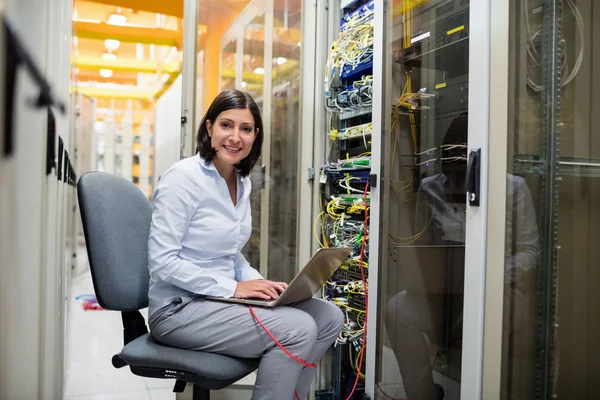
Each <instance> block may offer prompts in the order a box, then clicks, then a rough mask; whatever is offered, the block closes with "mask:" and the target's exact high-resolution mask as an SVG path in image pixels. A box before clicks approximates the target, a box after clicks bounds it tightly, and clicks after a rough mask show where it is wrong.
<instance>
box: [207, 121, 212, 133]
mask: <svg viewBox="0 0 600 400" xmlns="http://www.w3.org/2000/svg"><path fill="white" fill-rule="evenodd" d="M206 130H207V131H208V136H209V137H212V123H211V122H210V120H209V119H207V120H206Z"/></svg>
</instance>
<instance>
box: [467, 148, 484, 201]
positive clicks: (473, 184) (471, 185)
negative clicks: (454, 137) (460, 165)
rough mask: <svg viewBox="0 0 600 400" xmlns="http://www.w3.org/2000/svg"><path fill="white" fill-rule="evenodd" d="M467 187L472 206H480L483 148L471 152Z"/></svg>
mask: <svg viewBox="0 0 600 400" xmlns="http://www.w3.org/2000/svg"><path fill="white" fill-rule="evenodd" d="M466 189H467V196H468V200H469V205H470V206H472V207H479V200H480V190H481V149H475V150H472V151H471V152H470V153H469V161H468V163H467V181H466Z"/></svg>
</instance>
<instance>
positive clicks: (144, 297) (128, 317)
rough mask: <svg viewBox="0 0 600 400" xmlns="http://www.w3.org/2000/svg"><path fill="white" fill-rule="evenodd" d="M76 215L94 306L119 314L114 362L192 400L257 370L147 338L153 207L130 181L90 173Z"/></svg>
mask: <svg viewBox="0 0 600 400" xmlns="http://www.w3.org/2000/svg"><path fill="white" fill-rule="evenodd" d="M77 195H78V199H79V209H80V212H81V219H82V222H83V232H84V235H85V242H86V247H87V252H88V259H89V263H90V270H91V273H92V280H93V283H94V290H95V292H96V297H97V299H98V303H99V304H100V305H101V306H102V307H103V308H104V309H106V310H113V311H120V312H121V316H122V320H123V335H124V342H125V346H124V347H123V349H122V350H121V352H120V353H119V354H116V355H115V356H113V358H112V364H113V366H114V367H115V368H122V367H124V366H126V365H128V366H129V367H130V369H131V372H132V373H134V374H135V375H139V376H145V377H150V378H163V379H176V383H175V387H174V388H173V391H174V392H183V390H184V389H185V386H186V383H191V384H193V385H194V390H193V399H194V400H209V399H210V390H219V389H223V388H225V387H227V386H229V385H231V384H232V383H234V382H235V381H237V380H239V379H241V378H243V377H244V376H246V375H248V374H249V373H251V372H252V371H254V370H255V369H256V368H257V367H258V363H259V359H244V358H235V357H228V356H224V355H220V354H214V353H205V352H200V351H192V350H183V349H177V348H173V347H168V346H165V345H161V344H159V343H158V342H156V341H155V340H154V339H153V338H152V336H150V334H149V333H148V329H147V328H146V321H145V320H144V317H143V316H142V314H141V313H140V312H139V310H140V309H143V308H146V307H148V285H149V282H150V276H149V272H148V235H149V232H150V222H151V219H152V207H151V205H150V202H149V201H148V199H147V198H146V197H145V196H144V195H143V194H142V192H141V191H140V190H139V189H138V188H137V187H136V186H135V185H134V184H133V183H132V182H130V181H128V180H126V179H125V178H122V177H120V176H117V175H113V174H108V173H104V172H89V173H87V174H85V175H84V176H82V177H81V178H80V179H79V182H78V184H77Z"/></svg>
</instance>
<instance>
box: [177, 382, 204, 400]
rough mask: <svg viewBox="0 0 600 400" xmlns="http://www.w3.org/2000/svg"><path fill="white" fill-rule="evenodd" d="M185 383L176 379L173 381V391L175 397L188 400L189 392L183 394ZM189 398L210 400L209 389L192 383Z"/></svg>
mask: <svg viewBox="0 0 600 400" xmlns="http://www.w3.org/2000/svg"><path fill="white" fill-rule="evenodd" d="M186 385H187V383H186V382H184V381H180V380H177V381H176V382H175V386H174V387H173V392H175V393H177V395H176V397H175V398H176V399H177V400H179V399H181V400H183V399H184V398H185V400H189V394H188V395H185V396H184V395H183V392H184V391H185V387H186ZM191 400H210V390H209V389H207V388H203V387H200V386H198V385H193V392H192V399H191Z"/></svg>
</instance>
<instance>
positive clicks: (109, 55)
mask: <svg viewBox="0 0 600 400" xmlns="http://www.w3.org/2000/svg"><path fill="white" fill-rule="evenodd" d="M102 58H103V59H105V60H116V59H117V55H116V54H113V53H104V54H102Z"/></svg>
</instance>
